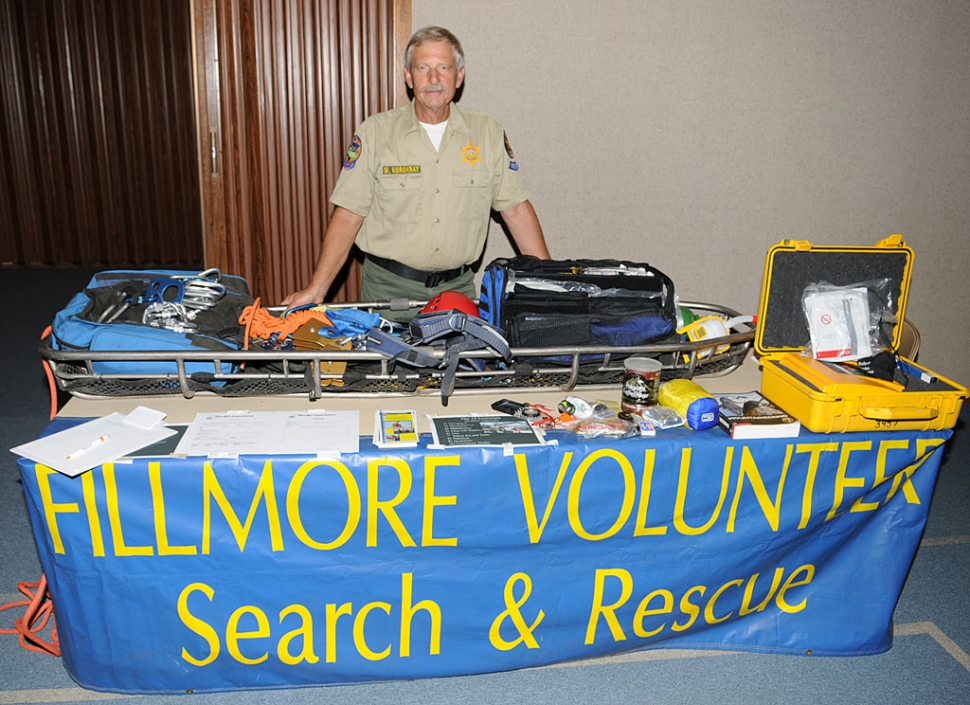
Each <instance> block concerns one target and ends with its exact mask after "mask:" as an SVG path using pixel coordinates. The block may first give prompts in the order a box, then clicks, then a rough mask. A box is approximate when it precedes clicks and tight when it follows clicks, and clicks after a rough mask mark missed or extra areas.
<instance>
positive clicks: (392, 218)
mask: <svg viewBox="0 0 970 705" xmlns="http://www.w3.org/2000/svg"><path fill="white" fill-rule="evenodd" d="M423 186H424V177H423V175H422V174H389V175H386V176H379V177H378V179H377V201H378V204H379V205H380V208H381V212H382V213H383V214H384V219H385V220H387V221H389V222H392V223H409V224H414V223H416V222H418V218H420V217H421V211H422V209H423V207H424V190H423Z"/></svg>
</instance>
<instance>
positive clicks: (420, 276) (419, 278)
mask: <svg viewBox="0 0 970 705" xmlns="http://www.w3.org/2000/svg"><path fill="white" fill-rule="evenodd" d="M364 254H365V256H366V257H367V259H369V260H370V261H371V262H373V263H374V264H376V265H377V266H378V267H382V268H383V269H386V270H387V271H389V272H392V273H394V274H396V275H398V276H399V277H404V278H405V279H410V280H411V281H415V282H423V283H424V286H425V288H428V289H433V288H434V287H436V286H438V285H439V284H444V283H445V282H450V281H451V280H452V279H457V278H458V277H460V276H461V275H462V274H464V273H465V272H467V271H470V270H471V268H472V267H471V265H470V264H463V265H462V266H460V267H456V268H454V269H446V270H444V271H441V272H426V271H424V270H422V269H415V268H414V267H409V266H407V265H406V264H401V263H400V262H397V261H395V260H392V259H386V258H384V257H378V256H377V255H372V254H371V253H370V252H366V253H364Z"/></svg>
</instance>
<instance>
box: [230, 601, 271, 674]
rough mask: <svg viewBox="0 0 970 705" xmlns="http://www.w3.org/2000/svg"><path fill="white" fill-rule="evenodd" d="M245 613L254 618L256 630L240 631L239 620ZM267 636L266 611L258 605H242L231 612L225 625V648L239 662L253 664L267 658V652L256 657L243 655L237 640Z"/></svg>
mask: <svg viewBox="0 0 970 705" xmlns="http://www.w3.org/2000/svg"><path fill="white" fill-rule="evenodd" d="M247 614H251V615H252V616H253V617H255V618H256V631H247V632H244V631H240V630H239V622H240V620H241V619H242V618H243V617H245V616H246V615H247ZM268 636H269V620H268V619H266V613H265V612H263V610H261V609H259V608H258V607H253V606H252V605H244V606H242V607H240V608H239V609H237V610H236V611H235V612H233V613H232V616H230V617H229V624H227V625H226V650H227V651H228V652H229V653H230V654H232V657H233V658H234V659H236V660H237V661H239V663H245V664H247V665H249V666H255V665H256V664H257V663H262V662H263V661H265V660H266V659H268V658H269V652H268V651H264V652H263V654H262V656H257V657H256V658H246V657H245V656H243V652H242V650H241V649H240V648H239V641H240V640H245V639H265V638H266V637H268Z"/></svg>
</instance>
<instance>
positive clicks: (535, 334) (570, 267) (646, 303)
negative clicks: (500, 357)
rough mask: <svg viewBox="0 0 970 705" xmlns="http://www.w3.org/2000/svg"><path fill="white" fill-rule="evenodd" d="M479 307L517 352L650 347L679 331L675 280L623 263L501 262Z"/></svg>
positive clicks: (492, 269)
mask: <svg viewBox="0 0 970 705" xmlns="http://www.w3.org/2000/svg"><path fill="white" fill-rule="evenodd" d="M479 307H480V310H481V313H482V318H484V319H485V320H486V321H488V322H489V323H491V324H492V325H495V326H498V327H499V328H501V329H502V331H504V333H505V337H506V338H507V339H508V341H509V344H510V345H511V346H512V347H524V348H535V347H544V348H554V347H562V346H585V345H589V346H604V345H608V346H637V345H647V344H650V343H654V342H657V341H660V340H663V339H665V338H667V337H668V336H670V335H671V334H673V333H674V331H675V328H676V315H675V306H674V283H673V282H672V281H671V279H670V277H668V276H667V275H666V274H664V273H663V272H661V271H660V270H659V269H657V268H656V267H651V266H650V265H648V264H641V263H637V262H624V261H619V260H593V259H576V260H541V259H537V258H535V257H530V256H519V257H513V258H511V259H496V260H494V261H493V262H491V263H490V264H489V265H488V266H487V267H486V269H485V272H484V274H483V277H482V287H481V296H480V299H479Z"/></svg>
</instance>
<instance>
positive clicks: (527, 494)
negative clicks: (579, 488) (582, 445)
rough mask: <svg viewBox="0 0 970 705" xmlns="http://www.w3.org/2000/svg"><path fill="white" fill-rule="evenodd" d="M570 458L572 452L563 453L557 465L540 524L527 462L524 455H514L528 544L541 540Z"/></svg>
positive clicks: (564, 477)
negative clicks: (557, 469) (557, 472)
mask: <svg viewBox="0 0 970 705" xmlns="http://www.w3.org/2000/svg"><path fill="white" fill-rule="evenodd" d="M572 458H573V453H572V451H566V452H565V453H563V458H562V462H561V463H560V464H559V474H558V475H556V482H555V484H554V485H553V487H552V493H551V494H550V495H549V502H548V503H547V504H546V509H545V511H544V512H543V514H542V521H541V522H540V521H539V520H538V514H537V512H536V505H535V499H534V498H533V496H532V483H531V482H530V481H529V465H528V462H527V461H526V457H525V454H523V453H516V454H515V472H516V473H517V474H518V477H519V492H520V493H521V495H522V508H523V509H524V510H525V521H526V526H527V527H528V529H529V543H539V539H541V538H542V532H543V531H545V528H546V523H547V522H548V521H549V515H550V514H552V508H553V506H554V505H555V504H556V497H558V496H559V490H560V489H562V483H563V480H565V479H566V472H567V470H569V463H570V462H571V461H572Z"/></svg>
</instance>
